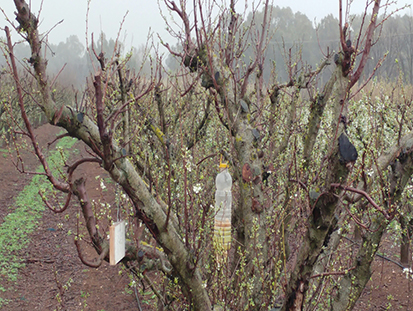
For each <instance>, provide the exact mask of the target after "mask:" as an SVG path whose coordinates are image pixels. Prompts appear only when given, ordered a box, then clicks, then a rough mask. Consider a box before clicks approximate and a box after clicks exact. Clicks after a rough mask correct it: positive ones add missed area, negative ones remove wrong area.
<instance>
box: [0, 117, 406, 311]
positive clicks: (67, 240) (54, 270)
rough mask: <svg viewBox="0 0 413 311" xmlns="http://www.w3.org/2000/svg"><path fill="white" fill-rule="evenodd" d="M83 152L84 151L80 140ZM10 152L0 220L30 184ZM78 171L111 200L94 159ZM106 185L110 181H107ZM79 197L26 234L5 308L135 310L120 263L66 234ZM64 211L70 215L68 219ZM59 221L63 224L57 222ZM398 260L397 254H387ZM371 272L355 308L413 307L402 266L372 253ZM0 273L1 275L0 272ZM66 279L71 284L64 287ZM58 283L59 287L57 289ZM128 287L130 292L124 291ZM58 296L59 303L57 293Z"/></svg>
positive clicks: (47, 133) (49, 131) (94, 193)
mask: <svg viewBox="0 0 413 311" xmlns="http://www.w3.org/2000/svg"><path fill="white" fill-rule="evenodd" d="M59 131H60V130H59V129H58V128H56V127H52V126H50V125H44V126H42V127H40V128H39V129H37V130H36V134H37V139H38V141H39V143H40V145H41V146H46V144H47V142H51V141H52V140H53V139H54V138H55V137H56V135H57V133H58V132H59ZM75 146H76V147H78V148H79V147H80V148H79V149H80V150H81V154H77V155H76V156H77V157H80V156H87V153H86V152H85V148H84V147H82V145H81V143H77V145H75ZM22 155H23V157H24V159H25V166H26V169H27V170H34V169H35V168H36V167H38V166H39V162H38V161H37V160H36V158H35V157H34V155H33V154H31V153H29V152H23V154H22ZM11 160H12V157H11V156H10V155H8V156H7V157H1V159H0V172H1V174H0V183H1V185H2V186H1V187H0V224H1V223H2V221H3V218H4V216H5V215H7V213H9V212H11V211H12V210H13V208H11V209H10V208H9V207H12V206H13V202H14V197H15V196H16V195H17V194H18V193H19V192H20V191H21V190H22V189H23V187H24V186H25V185H26V184H28V182H29V181H30V179H31V176H30V175H26V174H19V173H18V172H17V171H16V168H15V167H14V166H13V164H12V161H11ZM78 175H79V176H80V175H82V176H84V177H86V178H87V183H86V186H87V190H88V195H89V198H90V199H92V198H99V197H100V198H101V196H102V195H103V196H104V199H105V200H108V201H111V200H113V192H112V191H110V189H109V191H107V192H105V193H104V194H102V193H101V191H99V190H97V189H98V186H99V184H98V181H97V180H95V178H93V177H92V176H95V175H100V176H107V174H106V173H105V172H104V171H103V170H102V169H101V168H100V167H99V166H98V165H96V164H85V165H82V166H81V167H80V169H79V172H78ZM109 187H110V186H109ZM78 208H79V207H78V202H77V201H76V200H75V199H73V200H72V203H71V205H70V206H69V208H68V209H67V211H66V212H64V213H62V214H55V213H53V212H51V211H50V210H48V209H46V210H45V211H44V213H43V218H42V219H41V222H40V223H39V226H38V228H37V230H35V232H33V234H32V235H31V237H30V240H31V244H30V245H29V247H28V248H27V249H26V250H25V251H24V252H22V253H21V254H20V255H21V257H22V258H24V260H25V261H26V266H25V268H23V269H21V270H20V272H19V278H18V281H17V282H10V281H7V280H4V279H3V278H0V279H1V280H2V286H3V287H5V288H7V289H8V290H7V291H6V292H4V293H0V295H1V297H2V298H6V299H8V300H9V303H8V304H7V305H6V306H4V307H3V310H13V311H14V310H23V311H24V310H27V311H29V310H30V311H31V310H105V311H111V310H114V311H117V310H139V308H138V301H137V299H136V297H135V294H134V292H133V291H132V292H131V289H130V288H129V286H128V284H129V282H130V280H129V278H128V276H127V275H126V273H125V272H123V273H121V274H120V273H119V271H121V270H122V269H121V267H120V266H110V265H109V264H108V263H103V264H102V266H101V267H99V268H98V269H92V268H89V267H87V266H85V265H83V264H82V263H81V261H80V260H79V258H78V256H77V251H76V248H75V246H74V243H73V239H74V235H73V234H72V235H68V230H71V231H72V232H73V233H75V232H76V213H77V211H78ZM67 217H68V219H67ZM58 224H62V225H61V226H59V225H58ZM382 245H383V246H382V247H381V248H380V252H381V253H385V254H387V255H389V254H398V253H399V247H397V246H396V247H394V248H392V245H393V242H391V241H390V239H386V240H385V241H384V242H383V243H382ZM82 251H83V252H84V254H85V257H86V258H87V259H89V260H91V259H93V258H95V257H96V253H95V252H94V251H93V249H91V248H90V247H88V246H87V245H86V244H84V245H83V249H82ZM390 257H391V258H392V259H394V260H396V261H397V259H396V257H395V256H390ZM372 270H373V277H372V279H371V281H370V282H369V283H368V285H367V287H366V289H365V290H364V292H363V294H362V297H361V299H360V301H359V302H358V304H357V307H356V310H372V311H373V310H413V297H411V296H412V293H413V289H412V287H413V284H412V280H410V282H409V280H407V279H406V277H405V275H403V274H402V270H401V268H400V267H398V266H397V265H395V264H394V263H391V262H389V261H387V260H383V259H380V258H376V260H375V262H374V264H373V266H372ZM0 277H1V276H0ZM70 280H71V282H70V286H67V287H66V289H64V288H63V286H64V285H67V284H68V282H69V281H70ZM59 288H60V289H59ZM127 292H128V293H127ZM58 294H59V295H60V297H62V303H59V301H58V299H57V298H56V297H57V295H58ZM139 301H140V304H141V307H142V310H154V309H155V308H154V306H151V305H148V304H145V303H144V298H143V297H142V296H141V295H139Z"/></svg>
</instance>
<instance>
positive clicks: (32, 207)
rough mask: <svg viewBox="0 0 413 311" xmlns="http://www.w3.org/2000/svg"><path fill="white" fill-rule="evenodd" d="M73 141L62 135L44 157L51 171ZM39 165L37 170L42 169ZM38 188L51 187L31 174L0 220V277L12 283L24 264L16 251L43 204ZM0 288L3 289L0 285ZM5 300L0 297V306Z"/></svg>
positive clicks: (26, 241)
mask: <svg viewBox="0 0 413 311" xmlns="http://www.w3.org/2000/svg"><path fill="white" fill-rule="evenodd" d="M74 143H76V139H72V138H69V137H66V138H64V139H62V140H61V141H60V142H59V143H58V144H57V147H56V150H55V151H52V152H50V155H49V156H48V157H47V160H48V162H49V163H54V165H52V171H53V174H58V171H57V168H58V167H59V166H60V167H63V164H64V160H65V159H66V158H67V157H68V155H69V150H70V148H71V147H72V146H73V145H74ZM42 170H43V169H42V168H39V169H38V170H37V171H38V172H42ZM39 190H41V191H42V192H44V191H46V192H47V191H50V190H52V186H51V184H50V183H49V181H48V180H47V179H46V177H45V176H42V175H35V176H33V178H32V180H31V182H30V184H28V185H27V186H25V187H24V189H23V191H22V192H20V193H19V195H18V196H17V197H16V199H15V202H14V205H13V208H14V211H13V212H11V213H9V214H8V215H7V216H6V217H5V218H4V221H3V223H2V224H1V225H0V277H1V278H8V279H9V280H11V281H13V282H15V281H16V280H17V274H18V269H19V268H22V267H24V263H23V262H22V261H23V259H22V258H21V257H20V256H21V254H20V252H19V251H21V250H22V249H24V248H26V247H27V245H28V244H29V242H30V240H29V235H30V233H32V232H33V231H34V230H35V229H36V226H37V224H38V221H39V219H40V218H42V214H43V211H44V209H45V206H44V203H43V201H42V199H41V197H40V196H39V194H38V192H39ZM0 291H5V289H4V288H3V287H0ZM5 303H6V301H5V300H4V299H0V307H1V306H2V305H4V304H5Z"/></svg>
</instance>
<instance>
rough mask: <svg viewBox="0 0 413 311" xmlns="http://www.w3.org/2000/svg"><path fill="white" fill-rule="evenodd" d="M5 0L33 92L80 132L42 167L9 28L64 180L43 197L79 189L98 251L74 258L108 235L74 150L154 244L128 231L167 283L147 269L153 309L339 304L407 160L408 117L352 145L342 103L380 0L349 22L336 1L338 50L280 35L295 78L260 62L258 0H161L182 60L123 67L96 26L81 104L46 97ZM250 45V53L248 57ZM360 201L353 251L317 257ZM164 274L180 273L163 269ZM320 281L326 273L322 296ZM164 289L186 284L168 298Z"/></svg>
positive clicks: (348, 295)
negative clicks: (242, 7)
mask: <svg viewBox="0 0 413 311" xmlns="http://www.w3.org/2000/svg"><path fill="white" fill-rule="evenodd" d="M14 3H15V6H16V9H17V13H16V16H17V18H16V19H17V22H18V30H19V32H20V34H21V35H22V36H23V37H24V38H25V39H26V40H27V42H28V43H29V44H30V47H31V55H30V56H28V59H29V63H30V65H31V68H32V69H30V70H32V72H33V76H34V77H35V78H36V80H37V85H38V90H39V92H40V94H41V99H40V100H38V104H39V105H40V106H41V108H42V110H43V112H44V114H45V115H46V117H47V120H48V121H49V122H50V123H51V124H53V125H55V126H59V127H61V128H64V129H65V130H66V131H67V134H65V135H67V136H71V137H75V138H78V139H79V140H81V141H82V142H83V143H84V144H85V145H86V146H87V147H88V150H89V153H90V157H86V158H80V159H77V160H75V161H74V162H73V163H72V164H70V165H69V166H68V169H67V174H66V176H65V177H56V176H54V175H53V174H52V172H51V170H50V169H49V164H48V163H47V161H46V159H45V156H44V154H43V151H42V150H41V149H40V148H39V146H38V145H37V143H36V137H35V136H34V134H33V126H32V125H31V123H30V122H29V119H28V118H27V115H26V112H25V105H24V97H29V95H30V94H27V93H25V91H24V89H23V88H22V86H21V84H20V79H19V72H18V69H17V68H16V60H15V56H14V54H13V43H12V39H11V37H10V32H9V30H8V28H6V34H7V47H6V50H7V52H8V54H9V57H10V74H11V75H12V76H13V77H14V81H15V85H16V90H17V92H18V97H19V104H20V108H21V115H22V118H23V120H24V121H25V126H26V131H25V134H26V135H27V136H28V137H29V138H30V140H31V141H32V145H33V149H34V152H35V153H36V155H37V157H38V159H39V161H40V162H41V164H42V166H43V168H44V173H43V174H44V175H46V176H47V178H48V180H49V181H50V182H51V184H52V185H53V186H54V188H55V189H56V190H59V191H61V192H63V193H65V194H67V200H66V201H65V204H64V206H63V207H62V208H59V209H55V208H53V207H51V204H50V203H48V200H47V198H44V201H45V203H46V204H47V205H48V206H49V207H50V209H51V210H53V211H54V212H62V211H64V210H65V209H66V208H68V207H69V206H70V202H71V199H72V196H74V197H76V198H77V199H78V201H79V204H80V206H81V208H82V212H83V215H84V221H85V226H86V229H87V232H88V235H89V238H90V240H91V242H92V245H93V247H94V248H95V250H96V253H97V256H98V259H97V260H95V261H94V262H91V261H88V260H86V259H85V258H83V256H82V246H81V243H80V240H75V244H76V246H77V249H78V254H79V257H80V259H81V260H82V262H83V263H84V264H86V265H89V266H94V267H97V266H99V265H100V264H101V263H102V262H103V261H108V260H109V243H108V241H107V239H106V237H105V232H104V231H103V230H101V229H100V228H99V226H97V218H96V215H95V213H94V210H93V206H92V202H91V200H90V198H89V197H88V194H87V192H86V188H85V179H84V178H78V179H75V180H73V178H74V177H73V176H74V172H75V171H76V169H77V168H78V167H79V166H80V165H82V164H83V163H86V162H92V163H96V165H101V166H102V167H103V168H104V169H105V170H106V171H107V172H108V173H109V174H110V177H111V179H112V180H113V181H114V183H115V184H117V185H119V186H120V188H121V189H122V192H123V193H124V194H125V195H126V197H127V198H128V200H129V202H130V204H131V205H132V209H133V213H132V215H131V216H130V217H131V218H132V219H133V221H132V223H133V224H134V226H136V228H138V227H139V225H140V224H144V225H145V227H146V232H147V234H148V235H151V236H152V238H153V239H154V240H155V241H156V243H157V244H158V245H159V246H160V247H161V249H156V251H155V252H153V251H151V250H149V248H147V246H145V245H144V244H142V243H139V237H140V236H138V237H136V236H135V238H134V239H131V240H129V241H128V244H127V248H126V249H127V252H126V256H125V258H124V259H123V260H122V263H123V264H125V265H126V266H127V267H128V268H130V269H131V271H135V272H136V271H137V270H139V268H138V266H137V265H136V263H137V262H139V261H141V260H142V257H145V256H147V255H148V256H149V254H150V255H151V256H153V257H155V259H156V269H158V270H161V271H163V272H164V275H165V278H164V280H163V282H164V284H168V286H164V287H163V289H162V290H163V292H162V291H161V289H159V288H158V289H157V288H156V286H154V285H153V284H152V283H151V286H152V289H153V290H154V292H155V293H156V295H157V296H158V299H159V309H160V310H161V309H162V310H163V308H166V307H167V306H168V305H173V304H180V305H179V307H178V308H186V309H194V310H213V308H216V309H218V308H219V307H223V308H228V309H231V310H268V309H271V308H273V307H276V306H279V307H281V310H303V308H304V307H308V306H310V305H311V302H312V299H313V297H318V299H317V301H319V300H320V297H324V298H325V300H326V301H327V300H329V301H331V306H332V308H333V310H351V309H352V308H354V306H355V304H356V302H357V299H358V298H359V296H360V295H361V292H362V290H363V289H364V287H365V286H366V284H367V281H368V280H369V279H370V276H371V272H370V265H371V263H372V260H373V258H374V255H375V253H376V252H377V249H378V245H379V243H380V240H381V237H382V235H383V233H384V232H385V230H386V227H387V224H388V222H389V221H391V220H392V219H393V217H394V216H395V215H397V202H398V200H400V198H401V196H402V193H403V190H404V188H405V186H406V184H407V183H408V182H409V180H410V176H411V174H412V172H413V165H412V146H413V133H412V132H408V131H407V130H403V135H402V136H401V137H400V139H399V140H397V141H393V142H392V143H391V145H390V146H389V148H387V150H382V152H381V154H378V153H374V152H370V150H369V149H368V148H369V147H366V146H364V149H363V147H360V144H358V147H355V145H354V144H355V142H354V141H355V140H356V138H355V137H354V136H353V137H352V136H351V133H353V132H352V131H351V126H352V120H351V118H354V119H356V118H358V117H357V116H355V115H354V114H352V113H351V112H352V109H354V105H353V104H352V102H351V100H352V98H353V97H354V96H355V94H357V93H359V92H360V90H361V89H362V88H363V87H365V85H366V83H367V82H368V81H361V77H362V73H363V71H364V68H365V67H366V63H367V62H368V60H369V54H370V50H371V48H372V47H373V45H374V43H375V40H377V37H378V36H377V33H376V30H377V29H380V27H381V25H382V23H383V22H384V21H385V20H386V15H383V16H380V15H379V10H380V9H381V8H382V7H387V6H388V3H385V4H381V1H379V0H377V1H373V2H370V3H368V4H367V5H366V11H365V14H364V18H363V25H362V27H361V28H360V30H359V32H358V33H357V34H356V36H354V34H351V31H350V26H349V24H348V23H349V22H351V21H350V20H348V18H346V20H342V16H343V10H342V5H341V1H339V3H340V15H339V16H340V21H339V25H337V38H338V41H339V51H338V52H336V53H335V52H331V51H326V53H325V59H323V60H321V61H320V64H318V66H315V69H314V68H312V67H311V66H309V65H307V64H305V62H304V61H303V59H302V57H301V54H300V53H297V54H294V53H293V52H292V49H288V48H285V59H286V63H285V64H283V65H285V66H286V68H287V71H288V73H289V79H288V80H287V81H277V78H276V76H275V74H274V75H273V76H272V77H271V79H270V80H269V81H266V80H265V79H264V75H263V73H264V71H270V70H271V68H265V66H264V64H265V59H266V58H271V51H270V49H267V48H268V46H269V44H270V41H271V34H272V31H273V29H272V28H271V25H273V23H274V21H273V19H272V5H270V3H269V1H268V0H266V1H264V2H263V3H262V10H261V11H260V10H259V7H258V6H257V7H254V8H253V11H252V12H251V13H250V14H252V18H251V19H249V21H248V22H247V19H246V18H245V17H246V12H241V14H240V13H239V12H236V1H235V0H231V1H230V3H229V6H228V7H225V6H223V5H222V6H219V5H218V4H217V3H216V2H215V1H208V0H205V1H194V2H193V3H189V2H188V3H187V1H185V0H181V1H179V3H177V2H175V1H171V0H164V4H165V5H166V8H167V10H168V14H165V16H169V15H170V14H172V16H174V17H175V18H177V21H175V22H174V23H175V24H172V21H170V22H168V19H167V18H165V20H166V21H167V23H170V24H168V29H170V32H171V35H172V36H174V37H175V38H176V39H178V44H177V46H176V47H175V48H174V47H172V46H171V45H170V44H168V42H166V41H162V44H163V45H164V47H166V49H167V50H168V51H169V52H170V53H171V54H172V55H173V56H174V57H175V59H176V60H177V62H178V63H179V64H180V67H179V69H178V70H177V72H174V73H171V72H170V71H168V70H166V69H165V68H164V67H163V63H162V59H161V57H160V56H159V57H157V59H156V61H155V62H154V63H153V66H152V75H151V77H144V76H143V75H139V73H137V74H133V73H131V72H130V71H129V70H127V59H122V58H121V57H120V56H119V55H116V51H115V53H114V56H112V57H108V55H105V54H104V53H98V52H96V50H95V48H94V46H93V45H94V42H93V39H92V45H91V49H90V51H89V53H90V55H91V56H92V57H94V58H95V72H94V76H93V78H92V81H91V84H90V86H91V87H90V88H89V89H88V92H86V93H87V94H85V97H87V100H85V102H88V103H89V104H87V105H86V104H85V105H83V106H78V105H76V107H74V106H73V105H71V104H69V103H64V104H63V105H60V106H59V105H57V104H56V102H55V101H54V100H53V99H52V95H51V84H52V82H51V81H49V79H48V76H47V74H46V66H47V60H46V59H45V58H44V55H45V54H44V51H43V49H44V42H42V38H41V36H40V35H39V31H38V25H39V21H38V19H37V18H36V17H35V15H33V14H32V13H31V11H30V8H29V6H28V5H27V3H26V2H25V1H23V0H15V1H14ZM347 9H348V8H347ZM346 16H348V15H346ZM351 36H353V39H352V38H351ZM96 49H97V48H96ZM247 52H248V53H250V54H249V55H253V57H250V58H245V57H244V55H245V54H246V53H247ZM156 55H158V54H156ZM378 64H380V61H379V62H378ZM276 65H278V66H281V64H276ZM328 70H330V72H331V76H330V78H329V80H328V81H327V82H326V83H321V81H320V76H321V74H322V73H324V72H325V71H328ZM92 85H93V86H92ZM92 103H93V104H92ZM359 117H360V116H359ZM401 128H403V129H405V128H404V125H403V124H402V125H401ZM220 157H222V158H223V159H225V160H224V161H226V162H228V163H229V165H230V172H231V175H232V177H233V181H234V183H233V187H232V193H233V206H232V215H233V216H232V243H231V249H230V251H229V253H228V256H227V257H225V261H222V260H220V258H221V259H222V256H221V257H220V256H218V255H219V254H220V253H221V252H222V249H219V247H217V245H216V244H215V243H214V239H213V235H214V227H213V219H214V215H215V213H216V210H215V208H214V206H213V205H214V200H213V192H214V190H215V188H214V180H215V175H216V174H217V172H218V171H217V163H219V158H220ZM391 163H392V164H393V165H392V167H393V168H389V164H391ZM367 172H369V174H368V173H367ZM385 172H386V173H385ZM384 174H386V176H388V177H387V178H388V179H387V181H386V182H384V179H383V175H384ZM367 175H368V177H367ZM387 186H388V189H387V188H386V187H387ZM377 188H380V189H384V188H386V189H387V190H386V196H383V197H381V198H380V197H377V196H374V195H373V194H372V193H373V192H375V191H376V190H377ZM383 191H384V190H383ZM360 202H363V204H364V206H366V209H367V210H368V214H369V219H370V224H369V226H362V229H363V235H362V237H363V243H362V244H361V246H360V248H359V250H358V254H357V256H356V257H355V258H354V261H353V262H351V264H350V266H348V267H346V268H345V269H344V270H343V271H341V272H335V273H333V272H331V273H330V272H329V271H326V265H325V263H324V261H323V260H325V258H326V257H328V258H337V261H336V263H337V265H339V264H338V263H339V260H340V259H339V257H340V256H339V255H338V254H334V250H336V249H337V247H338V245H339V244H340V243H342V241H341V235H340V234H338V232H340V230H341V229H342V226H343V222H344V219H349V217H350V215H351V216H352V214H351V213H350V212H347V211H349V209H348V208H349V207H350V206H352V205H357V204H360ZM353 219H354V217H353ZM361 221H362V220H359V219H355V220H354V222H355V223H357V224H361ZM136 228H135V229H136ZM135 231H136V230H135ZM131 232H134V230H132V229H131ZM148 256H147V257H148ZM326 276H330V277H334V278H335V281H336V282H339V284H340V286H338V287H335V286H334V285H333V284H332V282H330V281H329V280H326V279H325V277H326ZM173 277H176V278H177V280H178V281H179V286H178V284H175V283H173V284H171V282H170V279H171V278H173ZM310 284H312V285H314V286H313V287H311V286H310ZM321 286H324V287H329V288H330V289H331V290H330V291H328V293H329V296H328V299H327V298H326V297H327V296H323V295H327V294H325V293H322V291H321V292H320V291H319V288H320V287H321ZM313 288H316V290H314V289H313ZM168 290H169V291H174V293H175V294H174V295H181V296H182V298H183V299H181V300H179V301H175V300H174V299H171V298H170V297H171V295H167V294H166V292H167V291H168Z"/></svg>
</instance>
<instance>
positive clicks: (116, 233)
mask: <svg viewBox="0 0 413 311" xmlns="http://www.w3.org/2000/svg"><path fill="white" fill-rule="evenodd" d="M123 257H125V221H124V220H122V221H118V222H115V223H114V224H113V225H112V226H110V228H109V263H110V264H111V265H116V264H117V263H118V262H119V261H120V260H122V258H123Z"/></svg>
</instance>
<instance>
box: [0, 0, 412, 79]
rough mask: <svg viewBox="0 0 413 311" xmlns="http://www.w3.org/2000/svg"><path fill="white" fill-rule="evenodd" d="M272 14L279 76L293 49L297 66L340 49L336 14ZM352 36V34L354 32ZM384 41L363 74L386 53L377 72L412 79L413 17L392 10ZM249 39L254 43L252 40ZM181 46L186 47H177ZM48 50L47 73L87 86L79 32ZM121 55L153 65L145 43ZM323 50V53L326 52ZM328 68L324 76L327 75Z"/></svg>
mask: <svg viewBox="0 0 413 311" xmlns="http://www.w3.org/2000/svg"><path fill="white" fill-rule="evenodd" d="M263 14H264V13H263V11H259V12H255V13H254V14H253V13H249V14H248V16H247V19H246V21H244V24H245V25H250V24H251V22H253V24H254V25H255V27H258V26H259V25H260V24H261V23H262V20H263ZM270 15H271V18H270V20H269V21H268V23H269V25H268V32H269V35H270V36H271V40H270V41H269V42H268V47H267V50H266V55H267V57H266V59H265V67H266V68H273V71H274V72H275V74H276V76H277V77H278V79H280V80H284V81H285V80H287V79H289V76H290V73H289V69H288V68H287V66H285V63H286V60H287V59H288V57H289V54H292V55H293V56H294V55H295V56H296V57H295V58H296V61H297V63H298V66H299V67H301V68H302V67H303V66H307V65H309V64H311V65H312V66H314V64H318V63H319V62H320V60H321V59H323V57H324V55H325V54H326V53H327V49H329V51H330V52H331V51H333V50H334V51H338V47H339V40H338V39H337V29H338V26H337V25H338V19H337V18H335V17H334V16H333V15H332V14H330V15H327V16H325V17H324V18H322V19H321V20H320V21H314V22H313V21H311V20H310V19H309V18H308V17H307V16H306V15H305V14H303V13H300V12H297V13H293V11H292V10H291V8H289V7H286V8H280V7H279V6H273V7H271V9H270ZM361 19H362V14H356V15H352V16H350V18H349V22H350V29H351V33H352V34H353V36H354V35H355V34H357V33H358V31H359V28H360V24H361ZM351 36H352V35H351V34H350V37H351ZM378 37H380V40H378V41H377V42H376V44H375V45H374V49H373V51H372V53H371V60H369V61H368V62H367V66H366V70H365V72H364V73H363V76H364V78H367V77H368V76H369V75H370V74H371V73H372V71H373V70H374V68H375V64H376V62H377V60H379V59H380V58H382V57H383V55H387V57H386V58H387V61H386V62H384V63H383V64H382V65H381V67H380V68H378V71H377V73H378V75H379V76H380V77H381V78H386V79H390V80H393V81H395V80H396V79H397V78H398V76H399V73H400V70H401V71H402V72H403V73H404V75H405V81H406V82H408V83H410V84H413V51H412V48H411V47H412V45H413V16H409V15H407V14H404V15H393V16H391V17H389V18H388V20H387V21H386V23H384V24H383V27H382V29H380V31H378V32H376V34H375V39H376V40H377V39H378ZM249 43H251V42H249ZM178 45H179V44H178V43H177V46H176V47H177V48H182V47H179V46H178ZM96 46H98V47H99V50H100V49H101V50H102V51H103V52H105V54H106V55H107V56H108V55H111V54H112V53H113V51H114V50H115V40H114V39H113V38H110V39H108V38H106V35H105V34H104V33H102V34H101V35H100V36H99V38H98V40H97V42H96ZM48 50H49V53H50V55H51V56H50V57H49V59H48V73H49V74H51V75H56V74H57V73H59V72H60V71H61V69H62V67H63V65H64V64H66V66H65V68H64V70H63V71H62V72H61V73H60V74H59V79H58V81H59V83H60V84H61V85H64V86H71V85H73V86H75V87H80V86H82V85H84V83H85V78H86V77H87V76H88V75H89V74H90V70H91V69H92V68H91V60H90V57H89V55H88V54H87V53H86V48H85V46H84V45H83V44H82V43H81V42H80V40H79V38H78V37H77V36H75V35H73V36H70V37H68V38H66V41H64V42H63V41H62V42H60V43H58V44H54V43H49V44H48ZM117 50H118V51H119V54H120V55H121V56H122V57H129V58H130V60H129V63H128V66H129V67H130V68H132V69H136V70H138V69H139V68H140V67H141V66H142V64H143V63H144V61H146V63H145V67H144V71H143V73H145V74H147V75H149V74H150V65H149V64H148V62H147V61H148V59H149V58H148V57H147V56H148V55H147V52H146V49H145V46H144V45H141V46H139V47H131V48H130V49H128V50H126V49H125V48H124V47H123V46H122V45H121V44H120V46H119V47H118V48H117ZM28 51H29V47H28V45H26V44H19V45H17V46H16V48H15V53H16V57H18V58H24V55H27V53H28ZM253 53H254V51H253V46H252V45H250V46H249V48H247V49H246V50H245V52H244V55H243V58H244V61H248V60H249V59H251V58H252V57H253ZM323 54H324V55H323ZM4 64H5V58H4V55H1V56H0V66H4ZM166 65H167V68H169V69H170V70H172V71H175V70H177V69H178V68H179V61H177V60H176V59H175V58H174V56H173V55H172V54H168V56H167V57H166ZM271 75H272V71H271V70H266V71H265V72H264V78H265V80H266V81H269V79H270V77H271ZM328 75H329V73H325V74H323V75H322V79H324V80H326V79H327V78H328Z"/></svg>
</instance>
